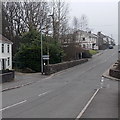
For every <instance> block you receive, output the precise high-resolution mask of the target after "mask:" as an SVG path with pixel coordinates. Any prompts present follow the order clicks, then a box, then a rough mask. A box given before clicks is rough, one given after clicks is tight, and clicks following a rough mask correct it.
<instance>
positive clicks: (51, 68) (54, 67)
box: [44, 59, 88, 75]
mask: <svg viewBox="0 0 120 120" xmlns="http://www.w3.org/2000/svg"><path fill="white" fill-rule="evenodd" d="M87 61H88V59H80V60H73V61H67V62H63V63H58V64H51V65H48V66H47V65H46V66H44V72H45V74H46V75H50V74H53V73H56V72H59V71H61V70H65V69H67V68H70V67H73V66H76V65H79V64H82V63H85V62H87Z"/></svg>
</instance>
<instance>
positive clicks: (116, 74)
mask: <svg viewBox="0 0 120 120" xmlns="http://www.w3.org/2000/svg"><path fill="white" fill-rule="evenodd" d="M109 75H110V76H112V77H115V78H118V79H120V70H117V69H114V68H111V69H110V70H109Z"/></svg>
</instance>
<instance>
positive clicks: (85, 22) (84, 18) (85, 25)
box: [80, 14, 88, 31]
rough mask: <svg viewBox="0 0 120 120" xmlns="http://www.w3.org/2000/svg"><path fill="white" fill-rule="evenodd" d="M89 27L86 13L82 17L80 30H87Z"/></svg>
mask: <svg viewBox="0 0 120 120" xmlns="http://www.w3.org/2000/svg"><path fill="white" fill-rule="evenodd" d="M87 29H88V19H87V16H86V15H84V14H83V15H82V16H81V18H80V30H84V31H85V30H87Z"/></svg>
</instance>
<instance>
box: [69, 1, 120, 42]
mask: <svg viewBox="0 0 120 120" xmlns="http://www.w3.org/2000/svg"><path fill="white" fill-rule="evenodd" d="M118 1H119V0H68V2H69V9H70V13H69V14H70V18H71V19H72V18H73V17H74V16H76V17H78V18H80V17H81V15H82V14H85V15H86V16H87V18H88V25H89V28H91V29H92V32H94V33H97V32H98V31H102V33H104V34H106V35H109V36H111V35H112V37H113V38H114V39H115V40H116V41H118Z"/></svg>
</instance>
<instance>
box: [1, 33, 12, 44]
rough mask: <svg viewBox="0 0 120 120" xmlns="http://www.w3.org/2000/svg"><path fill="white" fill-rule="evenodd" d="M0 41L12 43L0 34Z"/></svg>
mask: <svg viewBox="0 0 120 120" xmlns="http://www.w3.org/2000/svg"><path fill="white" fill-rule="evenodd" d="M0 41H2V42H5V43H10V44H13V43H12V41H10V40H8V39H7V38H6V37H4V36H3V35H1V34H0Z"/></svg>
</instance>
